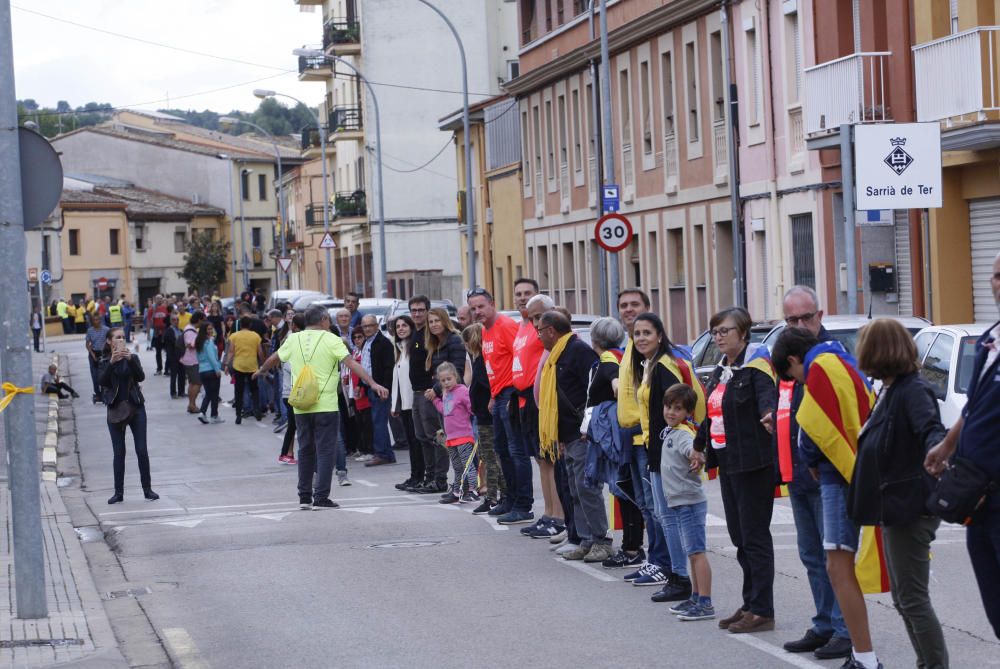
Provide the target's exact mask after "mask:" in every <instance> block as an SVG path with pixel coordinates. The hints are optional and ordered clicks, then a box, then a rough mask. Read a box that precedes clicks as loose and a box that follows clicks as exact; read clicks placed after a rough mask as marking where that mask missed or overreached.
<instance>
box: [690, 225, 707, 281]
mask: <svg viewBox="0 0 1000 669" xmlns="http://www.w3.org/2000/svg"><path fill="white" fill-rule="evenodd" d="M692 233H693V234H694V248H693V249H692V250H691V254H692V257H691V260H692V261H694V284H695V285H696V286H704V285H705V226H704V225H696V226H694V228H693V229H692Z"/></svg>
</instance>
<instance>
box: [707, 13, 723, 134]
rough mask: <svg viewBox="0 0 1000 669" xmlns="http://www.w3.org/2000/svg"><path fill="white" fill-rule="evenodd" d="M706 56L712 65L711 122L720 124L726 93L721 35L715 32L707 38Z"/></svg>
mask: <svg viewBox="0 0 1000 669" xmlns="http://www.w3.org/2000/svg"><path fill="white" fill-rule="evenodd" d="M708 50H709V53H708V56H709V58H710V59H711V63H712V121H714V122H716V123H720V122H722V121H724V120H725V118H726V91H725V90H724V89H723V87H724V86H725V84H724V83H723V81H722V33H721V32H720V31H718V30H717V31H715V32H714V33H712V34H711V35H709V36H708Z"/></svg>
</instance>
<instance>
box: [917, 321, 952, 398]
mask: <svg viewBox="0 0 1000 669" xmlns="http://www.w3.org/2000/svg"><path fill="white" fill-rule="evenodd" d="M954 348H955V338H954V337H952V336H951V335H947V334H943V333H942V334H940V335H938V338H937V339H935V340H934V343H933V344H932V345H931V349H930V350H929V351H928V352H927V357H926V358H924V364H923V365H922V366H921V368H920V376H922V377H924V380H925V381H927V383H929V384H931V387H932V388H934V394H935V395H937V398H938V399H939V400H943V399H944V398H945V397H947V395H948V377H949V375H950V372H951V354H952V349H954Z"/></svg>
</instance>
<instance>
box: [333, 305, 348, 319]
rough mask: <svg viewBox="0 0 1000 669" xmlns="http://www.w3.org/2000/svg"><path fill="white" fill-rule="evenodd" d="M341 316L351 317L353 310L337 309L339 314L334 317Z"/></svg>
mask: <svg viewBox="0 0 1000 669" xmlns="http://www.w3.org/2000/svg"><path fill="white" fill-rule="evenodd" d="M340 314H347V315H348V316H350V315H351V310H350V309H348V308H347V307H341V308H340V309H337V312H336V313H335V314H334V317H337V316H340Z"/></svg>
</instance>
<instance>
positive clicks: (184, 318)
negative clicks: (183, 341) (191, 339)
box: [177, 304, 191, 330]
mask: <svg viewBox="0 0 1000 669" xmlns="http://www.w3.org/2000/svg"><path fill="white" fill-rule="evenodd" d="M190 322H191V312H190V311H188V310H187V309H186V308H185V307H184V305H183V304H178V305H177V323H178V326H179V327H180V329H181V330H183V329H184V328H186V327H187V324H188V323H190Z"/></svg>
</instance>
